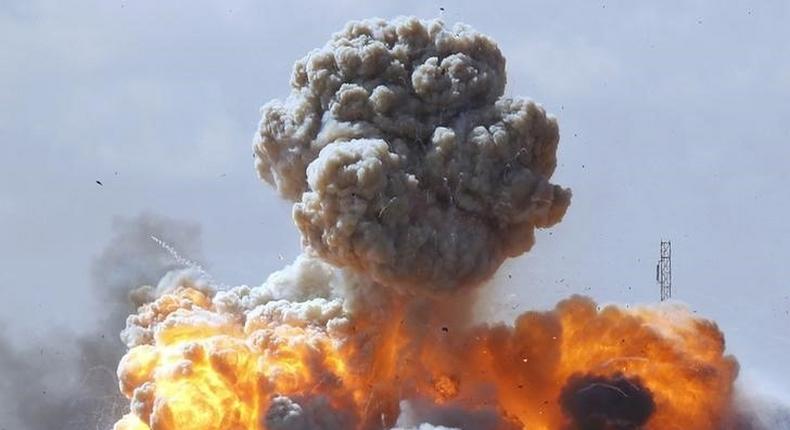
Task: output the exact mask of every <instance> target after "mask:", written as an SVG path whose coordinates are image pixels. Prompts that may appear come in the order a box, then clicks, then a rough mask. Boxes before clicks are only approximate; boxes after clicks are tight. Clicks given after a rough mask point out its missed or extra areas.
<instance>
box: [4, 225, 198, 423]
mask: <svg viewBox="0 0 790 430" xmlns="http://www.w3.org/2000/svg"><path fill="white" fill-rule="evenodd" d="M113 231H114V234H113V237H112V238H111V240H110V243H109V245H108V246H107V248H106V249H105V250H104V251H103V252H102V253H101V255H99V256H98V257H97V258H96V260H95V261H94V263H93V267H92V284H91V287H92V290H93V296H94V297H95V298H96V299H97V300H99V301H100V303H101V304H102V318H101V320H100V321H97V322H96V324H95V325H94V327H95V328H94V329H93V330H91V331H90V332H87V333H73V332H68V331H65V330H54V333H53V334H52V335H51V336H49V337H47V338H45V339H42V340H41V342H40V344H37V345H34V346H28V347H25V348H18V347H15V346H14V345H12V344H11V342H10V341H9V340H8V339H6V338H5V337H2V333H0V374H2V375H3V377H2V378H0V405H2V409H1V410H0V428H2V429H5V430H93V429H96V430H107V429H109V428H111V427H112V423H113V422H114V421H115V420H116V419H117V418H118V416H119V415H121V414H122V411H123V410H124V409H126V408H127V405H128V402H127V401H126V399H124V397H123V396H122V395H121V393H120V392H119V391H118V382H117V378H116V376H115V369H116V366H117V364H118V361H119V360H120V358H121V356H122V355H123V353H124V351H125V348H124V345H123V343H122V342H121V341H120V340H119V339H118V332H119V331H120V330H121V329H122V328H123V327H124V325H125V320H126V317H127V315H128V314H129V313H130V312H131V311H134V310H135V309H136V307H137V305H139V304H140V302H143V301H146V299H147V298H148V296H150V294H148V290H153V287H152V286H155V285H157V282H158V281H159V279H160V278H162V276H163V275H165V274H166V273H168V272H170V271H173V270H176V269H183V268H184V267H183V265H181V264H180V263H179V262H177V261H176V260H175V259H174V258H173V256H171V255H170V253H169V252H168V251H167V250H165V249H163V248H162V247H161V246H160V245H158V244H157V243H156V242H155V241H153V240H151V237H150V236H151V235H155V236H157V237H160V238H162V239H163V240H165V241H166V242H167V243H170V244H173V245H175V247H176V248H177V249H178V250H180V251H181V252H183V253H184V254H185V255H189V256H190V257H194V258H199V257H200V228H199V227H198V226H196V225H192V224H188V223H184V222H181V221H176V220H172V219H168V218H163V217H159V216H154V215H147V214H144V215H140V216H137V217H134V218H117V219H116V220H114V223H113ZM140 286H145V287H144V288H142V289H139V288H138V287H140ZM135 290H136V291H137V293H136V294H132V293H133V291H135Z"/></svg>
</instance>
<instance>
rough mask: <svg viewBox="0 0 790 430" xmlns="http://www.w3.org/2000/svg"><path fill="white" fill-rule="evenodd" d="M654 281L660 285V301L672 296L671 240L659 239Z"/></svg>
mask: <svg viewBox="0 0 790 430" xmlns="http://www.w3.org/2000/svg"><path fill="white" fill-rule="evenodd" d="M656 282H658V285H659V286H660V287H661V301H662V302H663V301H664V300H669V299H671V298H672V242H670V241H668V240H662V241H661V251H660V254H659V258H658V264H656Z"/></svg>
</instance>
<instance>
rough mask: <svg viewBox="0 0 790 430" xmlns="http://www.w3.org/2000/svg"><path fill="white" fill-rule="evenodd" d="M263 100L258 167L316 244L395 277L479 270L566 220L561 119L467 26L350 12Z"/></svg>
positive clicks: (452, 278) (459, 278) (411, 280)
mask: <svg viewBox="0 0 790 430" xmlns="http://www.w3.org/2000/svg"><path fill="white" fill-rule="evenodd" d="M291 87H292V90H291V95H290V96H289V97H288V98H287V99H286V100H285V101H279V100H275V101H272V102H270V103H268V104H267V105H265V106H264V107H263V109H262V113H263V117H262V120H261V123H260V130H259V133H258V135H257V136H256V139H255V144H254V150H255V154H256V155H257V168H258V173H259V174H260V176H261V177H262V178H263V179H265V180H266V181H268V182H269V183H271V184H273V185H274V186H275V187H276V188H277V190H278V191H279V192H280V193H281V194H282V195H283V196H284V197H286V198H288V199H290V200H293V201H295V202H296V203H295V205H294V219H295V220H296V224H297V226H298V227H299V229H300V230H301V232H302V235H303V239H304V242H305V244H306V245H308V246H310V247H311V248H312V249H313V250H314V251H315V252H317V253H318V254H319V255H320V256H321V257H322V258H324V259H326V260H327V261H329V262H331V263H333V264H335V265H338V266H343V267H350V268H352V269H354V270H357V271H360V272H364V273H365V274H366V275H367V276H370V277H372V278H373V279H375V280H376V281H378V282H381V283H384V284H387V285H396V286H411V287H417V288H420V289H432V290H444V289H453V288H456V287H458V286H464V285H471V284H476V283H479V282H480V281H482V280H484V279H486V278H488V277H489V276H490V275H491V274H492V273H493V272H494V271H495V270H496V269H497V268H498V267H499V265H500V264H501V263H502V261H503V260H504V259H505V258H507V257H514V256H517V255H520V254H522V253H524V252H525V251H527V250H529V249H530V248H531V247H532V245H533V242H534V230H535V228H538V227H549V226H551V225H553V224H555V223H557V222H558V221H559V220H560V219H561V218H562V216H563V214H564V213H565V210H566V208H567V207H568V204H569V201H570V191H569V190H566V189H563V188H560V187H559V186H556V185H552V184H550V183H549V182H548V179H549V178H550V177H551V175H552V173H553V172H554V168H555V166H556V156H555V153H556V150H557V144H558V142H559V133H558V127H557V123H556V121H555V120H554V119H553V118H552V117H549V116H547V115H546V113H545V112H544V111H543V109H542V108H541V107H539V106H537V105H536V104H534V103H532V102H529V101H526V100H522V99H512V98H507V97H503V96H502V94H503V91H504V88H505V59H504V57H503V56H502V54H501V52H500V51H499V48H498V47H497V45H496V43H494V41H493V40H491V39H490V38H489V37H487V36H485V35H483V34H480V33H478V32H476V31H474V30H472V29H471V28H469V27H466V26H462V25H457V26H455V27H453V28H452V29H451V28H447V27H446V26H445V25H444V24H443V23H442V22H441V21H427V22H425V21H419V20H417V19H414V18H402V19H396V20H394V21H384V20H370V21H359V22H352V23H350V24H348V25H347V26H346V28H345V29H344V30H343V31H341V32H340V33H337V34H335V35H334V36H333V38H332V40H330V41H329V43H327V45H326V46H324V47H323V48H321V49H319V50H315V51H313V52H311V53H310V54H308V55H307V56H306V57H305V58H303V59H302V60H299V61H298V62H297V63H296V65H295V66H294V69H293V75H292V77H291Z"/></svg>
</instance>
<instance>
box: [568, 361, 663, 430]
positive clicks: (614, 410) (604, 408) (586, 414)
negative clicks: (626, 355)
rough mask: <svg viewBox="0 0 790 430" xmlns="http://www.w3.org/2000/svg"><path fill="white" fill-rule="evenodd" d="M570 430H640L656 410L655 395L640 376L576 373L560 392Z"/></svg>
mask: <svg viewBox="0 0 790 430" xmlns="http://www.w3.org/2000/svg"><path fill="white" fill-rule="evenodd" d="M560 404H561V405H562V409H563V412H564V413H565V415H566V416H567V417H568V418H569V419H570V420H571V424H570V426H569V428H568V430H637V429H641V428H642V427H643V426H644V425H645V423H646V422H647V421H648V420H649V419H650V416H651V415H653V411H655V408H656V404H655V401H654V400H653V394H652V393H651V392H650V390H648V389H647V388H645V386H644V385H643V384H642V381H641V380H640V379H639V378H634V377H626V376H624V375H622V374H615V375H613V376H609V377H607V376H598V375H589V374H588V375H581V374H576V375H573V376H571V377H570V378H569V379H568V382H567V383H566V384H565V387H564V388H563V389H562V392H561V393H560Z"/></svg>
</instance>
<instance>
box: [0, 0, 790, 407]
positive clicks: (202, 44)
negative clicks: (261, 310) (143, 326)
mask: <svg viewBox="0 0 790 430" xmlns="http://www.w3.org/2000/svg"><path fill="white" fill-rule="evenodd" d="M636 3H637V2H632V1H616V2H611V1H604V2H601V1H575V2H573V1H566V2H561V3H558V2H554V1H542V2H536V1H524V0H518V1H512V2H494V1H477V2H473V1H465V2H452V1H441V2H439V1H435V0H430V1H426V0H422V1H398V2H394V1H393V2H389V4H385V2H357V1H348V0H340V1H335V2H332V3H331V5H330V3H329V2H310V1H304V0H299V1H278V2H265V1H251V0H248V1H243V0H232V1H222V2H220V1H214V2H210V1H189V2H187V1H167V2H163V1H154V0H150V1H142V0H128V1H116V0H96V1H71V2H66V1H59V0H51V1H42V0H24V1H22V0H20V1H17V0H3V1H2V2H0V149H2V151H0V174H2V180H1V181H0V289H1V290H0V291H2V296H3V300H2V301H0V327H5V331H6V332H7V333H8V334H9V335H11V336H12V337H14V338H15V339H17V340H19V341H20V342H22V341H27V342H35V341H36V339H37V338H38V337H40V336H43V335H44V334H46V333H47V332H48V331H49V330H51V328H52V327H53V326H60V327H67V328H75V329H80V328H84V327H86V326H88V325H89V324H91V323H93V322H94V321H97V320H100V315H101V312H102V306H101V303H100V302H99V301H98V300H97V299H96V298H93V297H91V294H92V292H91V291H92V290H91V289H90V288H89V286H88V284H89V279H90V273H89V269H90V264H91V261H92V260H93V259H94V258H95V257H96V256H97V255H98V254H99V252H100V250H101V249H102V248H103V246H104V245H105V244H106V242H107V241H108V239H109V236H110V230H111V223H112V220H113V218H114V217H116V216H119V215H122V216H134V215H137V214H139V213H142V212H149V213H154V214H161V215H166V216H169V217H174V218H179V219H183V220H187V221H191V222H195V223H198V224H200V225H201V226H202V239H203V253H202V254H203V255H204V256H205V263H206V266H207V267H208V268H209V271H210V272H211V274H212V275H213V277H214V278H216V279H218V280H220V281H221V282H223V283H225V284H236V283H249V284H257V283H259V282H261V281H262V280H263V279H265V277H266V276H267V274H268V273H269V272H271V271H272V270H275V269H277V268H279V267H281V266H282V265H283V264H285V262H286V261H287V260H290V259H291V258H292V257H293V256H294V255H296V254H297V253H298V252H299V236H298V233H297V231H296V228H295V227H294V226H293V225H292V222H291V219H290V207H289V206H288V205H287V204H286V203H284V202H281V201H279V200H278V199H277V197H276V196H275V194H274V192H273V191H272V190H271V189H270V188H269V187H268V186H266V185H265V184H263V183H262V182H261V181H259V180H258V178H257V177H256V175H255V170H254V168H253V161H252V156H251V148H250V145H251V138H252V135H253V133H254V131H255V129H256V126H257V122H258V108H259V107H260V106H261V105H262V104H263V103H264V102H266V101H268V100H269V99H271V98H274V97H284V96H286V95H287V92H288V79H289V76H290V70H291V65H292V64H293V62H294V60H296V59H298V58H300V57H302V56H303V55H304V54H305V53H307V52H308V51H309V50H310V49H312V48H314V47H319V46H321V45H323V43H324V42H325V40H326V39H327V38H328V37H329V35H330V34H331V33H333V32H335V31H337V30H339V29H340V28H341V27H342V25H343V24H344V23H345V22H346V21H347V20H350V19H359V18H366V17H374V16H380V17H393V16H396V15H416V16H419V17H421V18H433V17H437V16H439V13H440V10H439V8H440V7H444V8H445V12H443V18H444V20H445V21H447V22H449V23H453V22H456V21H463V22H465V23H468V24H470V25H472V26H473V27H475V28H477V29H478V30H480V31H483V32H486V33H488V34H490V35H491V36H492V37H493V38H495V39H496V40H497V41H498V42H499V43H500V46H501V48H502V50H503V52H504V54H505V56H506V57H507V59H508V72H509V75H508V88H507V90H506V91H507V93H509V94H513V95H522V96H528V97H530V98H532V99H534V100H536V101H538V102H539V103H541V104H543V106H544V107H545V108H546V109H547V110H548V111H549V112H551V113H553V114H554V115H556V116H557V118H558V120H559V124H560V133H561V136H562V137H561V144H560V149H559V154H558V156H559V160H560V161H559V166H558V168H557V171H556V174H555V176H554V181H553V182H556V183H558V184H562V185H564V186H569V187H571V188H572V189H573V191H574V197H573V201H572V205H571V208H570V209H569V210H568V214H567V216H566V218H565V220H564V222H563V223H562V224H560V225H559V226H557V227H555V228H554V229H552V230H550V231H544V232H541V233H540V234H539V237H538V241H537V245H536V246H535V248H534V250H533V251H532V253H531V254H529V255H527V256H524V257H521V258H518V259H516V260H513V261H510V262H508V263H507V264H506V265H505V266H504V267H503V269H502V270H501V272H500V274H499V275H498V276H497V277H496V278H495V279H494V281H493V282H492V284H493V285H491V286H489V287H487V288H488V289H487V292H488V294H487V296H488V297H487V298H486V304H485V305H484V306H483V308H484V310H485V311H487V312H488V314H489V315H491V316H492V318H494V319H510V318H511V316H512V315H513V314H515V313H516V312H520V311H523V310H524V309H527V308H548V307H551V306H553V304H554V303H555V302H556V301H557V300H559V299H561V298H563V297H565V296H567V295H568V294H571V293H585V294H590V295H592V296H594V297H595V298H597V299H599V300H601V301H604V302H618V303H623V304H635V303H648V302H653V301H656V300H657V299H658V287H657V286H656V284H655V262H656V258H657V254H658V242H659V240H660V239H661V238H670V239H671V240H672V245H673V251H674V252H673V275H674V293H675V297H676V298H677V299H680V300H682V301H685V302H686V303H688V304H689V306H690V307H691V308H692V309H694V310H696V311H698V313H699V314H700V315H704V316H707V317H710V318H713V319H715V320H716V321H717V322H718V323H719V325H720V326H721V328H722V329H723V330H724V332H725V334H726V336H727V341H728V346H729V349H730V351H731V352H732V353H734V354H736V355H737V356H738V357H739V359H740V361H741V363H742V370H743V374H745V375H746V376H748V377H750V378H756V379H758V380H760V381H761V382H762V383H763V384H764V386H765V389H766V390H768V391H772V392H775V393H778V394H782V395H785V396H787V395H788V392H790V364H788V359H790V335H789V334H788V332H787V329H788V327H790V287H789V286H788V280H789V279H790V265H789V264H788V263H787V261H788V258H790V227H789V225H790V224H788V221H787V220H788V219H790V193H788V190H790V176H789V175H788V174H787V164H788V161H790V149H788V143H790V43H788V40H790V29H788V22H790V3H788V2H787V1H785V0H780V1H763V2H746V1H743V2H733V1H716V0H710V1H661V2H658V1H656V2H652V5H648V4H647V2H639V3H641V4H640V5H637V4H636ZM97 180H99V181H101V182H102V183H103V184H104V185H103V186H99V185H98V184H97V183H96V182H95V181H97ZM187 257H188V256H187ZM507 274H511V275H512V278H511V277H508V276H506V275H507ZM516 305H518V306H516ZM514 307H517V308H516V309H514Z"/></svg>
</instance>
